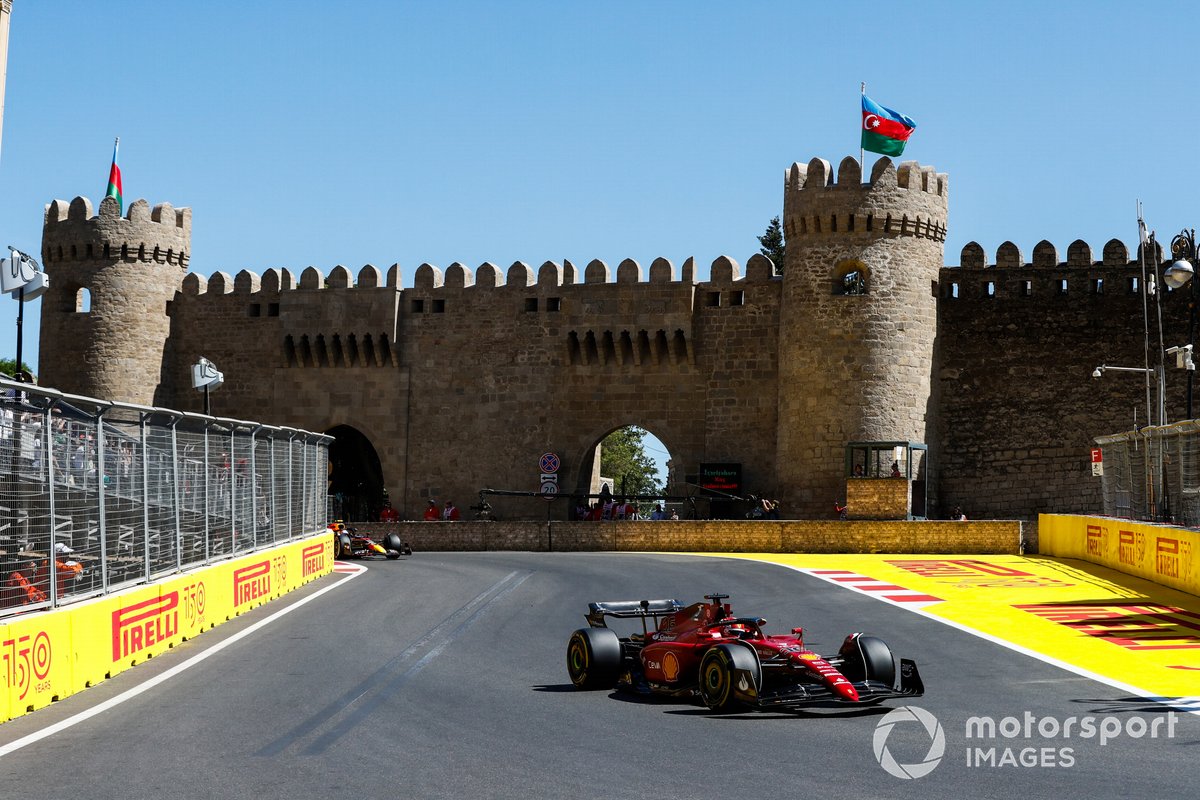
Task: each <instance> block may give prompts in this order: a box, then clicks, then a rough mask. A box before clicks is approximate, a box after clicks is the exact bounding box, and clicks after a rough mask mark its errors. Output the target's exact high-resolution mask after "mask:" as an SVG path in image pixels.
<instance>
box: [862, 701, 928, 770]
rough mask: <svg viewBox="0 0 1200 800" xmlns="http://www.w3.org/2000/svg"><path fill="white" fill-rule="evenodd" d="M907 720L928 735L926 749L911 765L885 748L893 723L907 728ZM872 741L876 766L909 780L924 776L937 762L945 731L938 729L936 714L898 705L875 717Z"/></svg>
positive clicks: (894, 725) (902, 728)
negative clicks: (880, 716) (877, 718)
mask: <svg viewBox="0 0 1200 800" xmlns="http://www.w3.org/2000/svg"><path fill="white" fill-rule="evenodd" d="M910 722H915V723H917V725H919V726H920V727H921V730H923V731H924V732H925V735H926V736H928V737H929V752H927V753H926V754H925V757H924V758H923V759H921V760H920V761H918V762H916V763H915V764H901V763H900V762H898V761H897V760H896V757H895V756H893V755H892V752H891V750H889V749H888V737H889V736H891V735H892V729H894V728H895V727H896V726H897V725H899V726H901V730H905V729H911V728H912V726H911V725H907V724H905V723H910ZM872 744H873V745H874V748H875V760H876V761H878V762H879V766H881V767H883V768H884V770H885V771H887V773H888V774H889V775H894V776H896V777H897V778H903V779H904V780H912V779H913V778H923V777H925V776H926V775H928V774H929V773H931V772H933V770H934V769H935V768H936V767H937V765H938V764H939V763H941V760H942V756H943V755H944V754H945V752H946V733H945V731H943V730H942V724H941V723H940V722H938V719H937V717H935V716H934V715H933V714H931V713H929V712H928V711H926V710H925V709H923V708H918V707H917V706H900V707H899V708H896V709H893V710H891V711H889V712H888V713H887V714H885V715H884V716H883V718H882V719H880V720H879V724H878V725H876V726H875V737H874V739H873V740H872Z"/></svg>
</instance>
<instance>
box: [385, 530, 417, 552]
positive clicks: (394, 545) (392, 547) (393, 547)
mask: <svg viewBox="0 0 1200 800" xmlns="http://www.w3.org/2000/svg"><path fill="white" fill-rule="evenodd" d="M383 546H384V547H385V548H387V551H388V554H387V557H388V558H399V557H400V556H402V555H410V554H411V553H412V550H409V549H408V548H407V547H405V546H404V540H402V539H401V538H400V534H398V533H389V534H388V535H387V536H385V537H383ZM406 551H407V552H406Z"/></svg>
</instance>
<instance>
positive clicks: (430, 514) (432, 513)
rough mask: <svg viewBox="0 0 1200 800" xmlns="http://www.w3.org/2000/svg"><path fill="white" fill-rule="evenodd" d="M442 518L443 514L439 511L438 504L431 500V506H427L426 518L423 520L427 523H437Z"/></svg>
mask: <svg viewBox="0 0 1200 800" xmlns="http://www.w3.org/2000/svg"><path fill="white" fill-rule="evenodd" d="M441 518H442V514H441V512H440V511H438V507H437V503H435V502H433V501H432V500H430V501H429V505H427V506H425V516H424V517H423V519H424V520H425V521H426V522H437V521H438V520H439V519H441Z"/></svg>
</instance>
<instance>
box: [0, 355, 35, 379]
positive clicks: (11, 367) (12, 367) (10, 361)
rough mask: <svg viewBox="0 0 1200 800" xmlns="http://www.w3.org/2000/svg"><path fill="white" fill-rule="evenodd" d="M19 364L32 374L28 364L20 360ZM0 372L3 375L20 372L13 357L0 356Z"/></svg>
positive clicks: (12, 374) (13, 374)
mask: <svg viewBox="0 0 1200 800" xmlns="http://www.w3.org/2000/svg"><path fill="white" fill-rule="evenodd" d="M21 366H22V369H24V370H25V371H26V372H28V373H30V374H31V375H32V374H33V370H32V369H30V367H29V365H28V364H25V363H24V362H22V365H21ZM0 372H3V373H4V374H5V375H11V376H16V374H17V373H18V372H20V370H18V369H17V360H16V359H15V358H0Z"/></svg>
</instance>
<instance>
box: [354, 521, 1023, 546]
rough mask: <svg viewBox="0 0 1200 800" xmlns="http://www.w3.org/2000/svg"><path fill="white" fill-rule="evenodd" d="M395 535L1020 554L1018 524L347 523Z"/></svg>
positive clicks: (483, 542)
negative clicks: (395, 533) (394, 533)
mask: <svg viewBox="0 0 1200 800" xmlns="http://www.w3.org/2000/svg"><path fill="white" fill-rule="evenodd" d="M352 526H353V527H355V528H357V529H358V531H359V533H364V534H367V535H370V536H374V537H379V536H382V535H383V534H384V533H388V532H397V533H399V534H400V537H401V538H402V539H404V540H405V541H406V542H408V543H409V544H410V545H411V546H412V548H413V550H415V551H417V552H422V551H425V552H430V551H439V550H440V551H447V550H528V551H534V552H546V551H555V552H577V551H593V550H609V551H627V552H684V553H695V552H706V553H916V554H924V553H958V554H967V553H971V554H975V553H1010V554H1015V553H1018V552H1020V548H1021V523H1020V522H1018V521H1013V520H1008V521H979V522H975V521H970V522H949V521H941V520H928V521H926V520H917V521H911V522H910V521H905V520H828V521H825V520H678V521H663V522H651V521H648V520H642V521H636V522H561V521H555V522H536V521H514V522H477V521H464V522H400V523H352Z"/></svg>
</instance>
